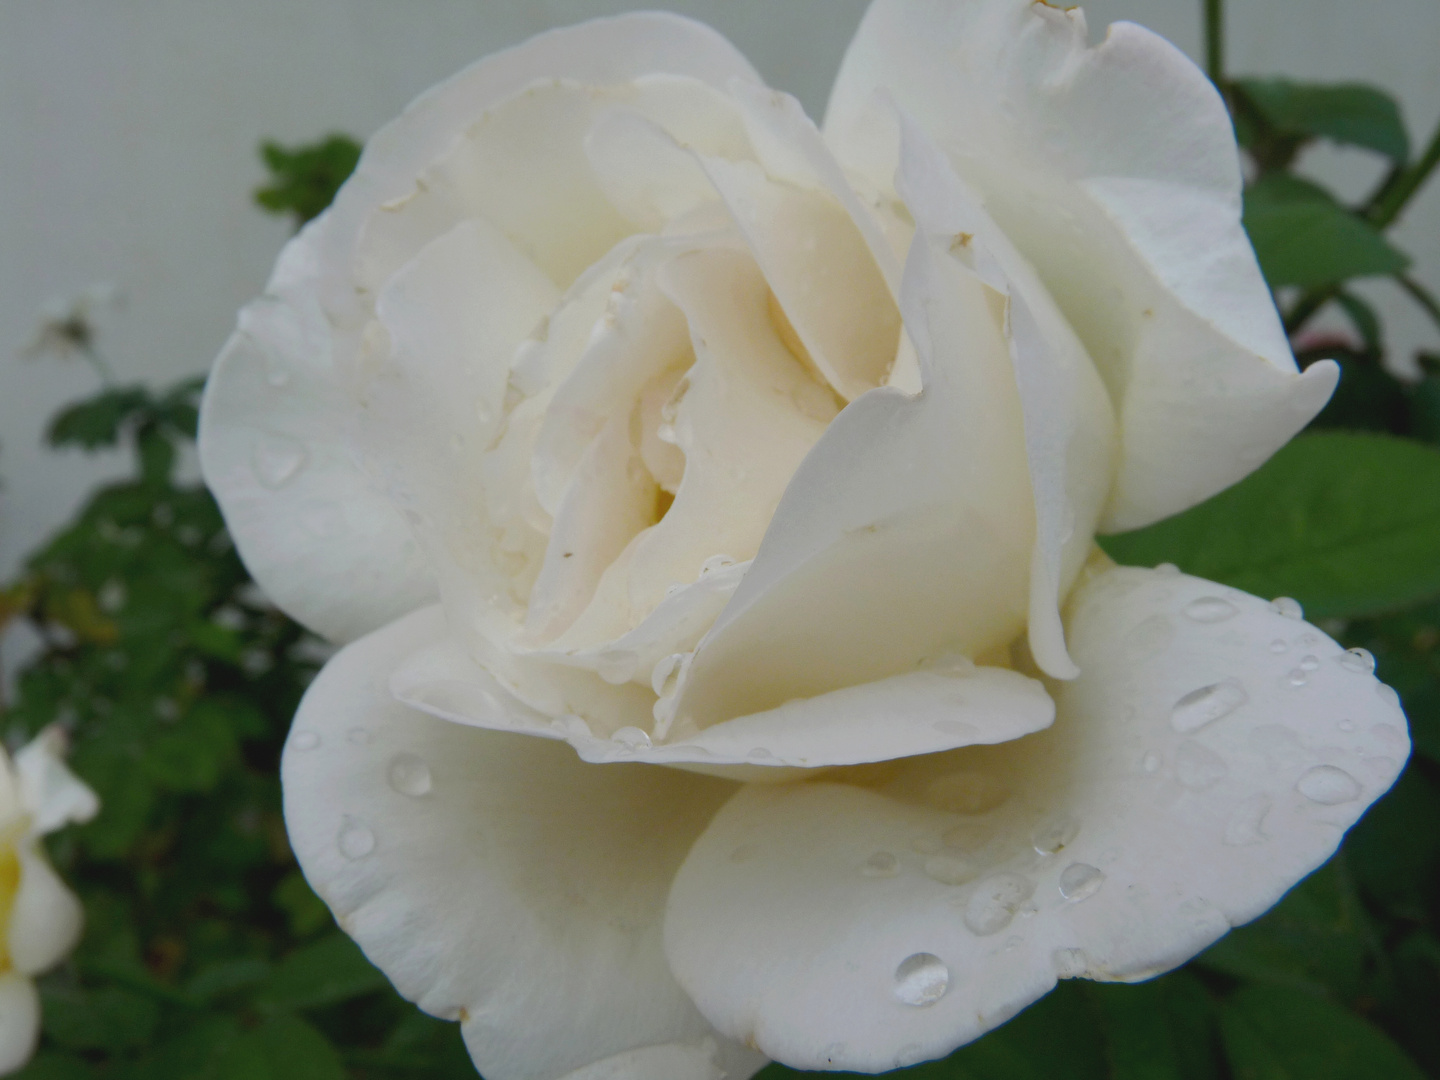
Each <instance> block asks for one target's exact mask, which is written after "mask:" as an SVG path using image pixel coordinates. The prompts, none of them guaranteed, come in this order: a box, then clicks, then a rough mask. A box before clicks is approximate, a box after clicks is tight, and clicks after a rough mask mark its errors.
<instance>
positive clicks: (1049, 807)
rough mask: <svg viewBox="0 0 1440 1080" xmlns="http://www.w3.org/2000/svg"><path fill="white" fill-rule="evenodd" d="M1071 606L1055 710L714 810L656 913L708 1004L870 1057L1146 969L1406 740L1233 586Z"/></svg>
mask: <svg viewBox="0 0 1440 1080" xmlns="http://www.w3.org/2000/svg"><path fill="white" fill-rule="evenodd" d="M1068 631H1069V641H1070V646H1071V649H1072V651H1073V653H1074V656H1075V659H1076V661H1077V662H1078V663H1079V666H1080V671H1081V674H1080V676H1079V678H1077V679H1076V680H1074V681H1073V682H1069V683H1064V684H1060V685H1057V687H1056V694H1057V705H1058V715H1057V718H1056V721H1055V724H1054V726H1053V727H1051V728H1050V729H1049V730H1047V731H1044V732H1041V733H1039V734H1036V735H1031V736H1028V737H1026V738H1023V739H1019V740H1016V741H1014V742H1010V743H1006V744H1004V745H1001V746H995V747H974V748H970V749H966V750H961V751H955V752H952V753H949V754H939V755H934V756H933V757H929V758H916V759H911V760H909V761H907V762H905V763H903V764H901V765H899V766H897V768H896V771H895V772H894V773H893V774H892V776H891V777H889V778H882V780H881V781H879V782H878V783H879V785H880V786H876V787H871V788H869V789H867V788H863V787H857V786H850V785H846V784H840V783H828V782H821V783H815V784H804V785H792V786H787V787H764V788H761V787H753V786H752V787H748V788H745V789H743V790H742V791H741V792H740V793H739V794H738V795H737V796H736V797H735V798H734V799H733V800H732V801H731V802H730V803H729V804H728V805H727V806H726V807H725V808H724V809H723V810H722V811H721V812H720V813H719V814H718V815H717V816H716V818H715V820H714V821H713V822H712V823H711V825H710V827H709V828H708V829H707V830H706V832H705V834H704V835H703V836H702V837H701V838H700V840H699V841H698V842H697V843H696V844H695V846H694V848H692V850H691V852H690V855H689V856H688V858H687V859H686V861H685V864H684V866H683V867H682V868H681V870H680V873H679V875H678V876H677V878H676V881H675V886H674V888H673V889H672V891H671V895H670V904H669V908H668V910H667V915H666V924H665V945H666V952H667V955H668V956H669V957H670V961H671V965H672V968H673V970H674V972H675V974H676V977H677V978H678V979H679V980H680V983H681V985H682V986H684V987H685V988H686V989H687V990H688V991H689V992H690V994H691V996H692V997H693V998H694V999H695V1001H696V1002H697V1003H698V1004H699V1006H700V1008H701V1010H702V1011H703V1012H704V1013H705V1015H706V1016H707V1017H708V1018H709V1019H710V1020H711V1021H712V1022H713V1023H714V1024H715V1025H716V1027H718V1028H719V1029H720V1030H721V1031H724V1032H726V1033H727V1034H729V1035H730V1036H731V1037H732V1038H736V1039H742V1040H747V1041H753V1043H754V1044H755V1045H757V1046H759V1047H760V1048H761V1049H762V1050H763V1051H765V1052H766V1053H767V1054H770V1055H771V1056H772V1057H775V1058H777V1059H778V1060H780V1061H783V1062H785V1063H786V1064H788V1065H792V1066H795V1067H798V1068H839V1069H855V1070H860V1071H878V1070H884V1069H889V1068H893V1067H895V1066H897V1065H906V1064H910V1063H913V1062H916V1061H920V1060H924V1059H926V1058H933V1057H938V1056H940V1055H942V1054H945V1053H947V1052H948V1051H950V1050H951V1049H953V1048H954V1047H955V1046H957V1045H959V1044H961V1043H964V1042H966V1041H968V1040H970V1039H973V1038H975V1037H977V1036H978V1035H980V1034H982V1033H983V1032H985V1031H986V1030H988V1029H990V1028H992V1027H994V1026H995V1025H997V1024H999V1023H1002V1022H1003V1021H1004V1020H1006V1019H1007V1018H1008V1017H1010V1016H1012V1015H1013V1014H1014V1013H1015V1012H1017V1011H1018V1010H1019V1009H1021V1008H1023V1007H1024V1006H1025V1005H1027V1004H1029V1003H1030V1002H1032V1001H1034V1000H1035V999H1036V998H1038V997H1040V996H1041V995H1042V994H1044V993H1045V992H1046V991H1048V990H1049V989H1050V988H1051V987H1053V986H1054V985H1055V980H1056V979H1057V978H1058V977H1074V976H1087V977H1090V978H1095V979H1106V980H1134V979H1143V978H1147V977H1149V976H1152V975H1155V974H1158V973H1160V972H1162V971H1165V970H1167V969H1169V968H1172V967H1174V966H1176V965H1177V964H1180V963H1183V962H1184V961H1185V960H1187V959H1188V958H1189V957H1191V956H1193V955H1194V954H1195V953H1197V952H1199V951H1200V950H1201V949H1203V948H1204V947H1205V946H1207V945H1209V944H1210V943H1211V942H1212V941H1214V940H1215V939H1216V938H1218V937H1219V936H1220V935H1222V934H1223V933H1224V932H1225V931H1226V930H1227V929H1229V928H1230V927H1231V926H1233V925H1238V924H1240V923H1243V922H1245V921H1247V920H1249V919H1253V918H1255V917H1256V916H1257V915H1259V914H1260V913H1261V912H1263V911H1264V910H1265V909H1266V908H1268V907H1269V906H1270V905H1272V904H1273V903H1275V901H1276V900H1278V899H1279V898H1280V896H1281V895H1282V894H1283V893H1284V892H1285V890H1287V889H1288V888H1290V886H1292V885H1293V884H1294V883H1295V882H1296V881H1298V880H1299V879H1300V878H1301V877H1303V876H1304V875H1305V874H1307V873H1309V872H1310V871H1311V870H1313V869H1314V868H1315V867H1317V866H1319V865H1320V864H1321V863H1322V862H1324V860H1325V859H1326V858H1327V857H1329V855H1330V854H1331V853H1332V852H1333V851H1334V850H1335V848H1336V846H1337V845H1338V844H1339V842H1340V838H1341V836H1342V835H1343V834H1344V831H1345V829H1347V828H1348V827H1349V826H1350V825H1351V824H1353V823H1354V822H1355V820H1356V819H1357V818H1358V817H1359V816H1360V814H1361V812H1362V811H1363V810H1364V809H1365V807H1366V806H1367V805H1368V804H1369V803H1370V802H1371V801H1373V800H1374V799H1375V798H1377V797H1378V796H1379V795H1380V794H1381V793H1382V792H1383V791H1384V790H1385V789H1386V788H1388V787H1389V786H1390V784H1391V783H1392V782H1393V781H1394V779H1395V777H1396V775H1397V774H1398V773H1399V770H1400V767H1401V762H1402V761H1403V760H1404V758H1405V756H1406V753H1407V752H1408V741H1407V738H1406V734H1405V720H1404V716H1403V715H1402V714H1401V712H1400V709H1399V706H1398V704H1397V699H1396V697H1395V696H1394V694H1393V692H1392V691H1390V690H1389V689H1388V688H1387V687H1384V686H1382V685H1380V684H1379V683H1377V682H1376V681H1375V679H1374V678H1373V677H1372V676H1371V675H1370V674H1369V673H1368V671H1367V670H1366V668H1365V666H1364V664H1363V663H1361V661H1360V659H1359V658H1356V657H1353V656H1349V655H1348V654H1347V653H1345V651H1344V650H1343V649H1341V648H1340V647H1339V646H1338V645H1336V644H1335V643H1334V642H1332V641H1330V640H1329V639H1328V638H1326V637H1325V636H1324V635H1323V634H1321V633H1320V632H1319V631H1318V630H1316V629H1315V628H1314V627H1311V626H1309V625H1307V624H1305V623H1303V622H1298V621H1295V620H1291V619H1288V618H1285V617H1284V616H1282V615H1279V614H1277V613H1275V612H1274V611H1273V610H1272V609H1271V608H1270V607H1269V606H1268V605H1267V604H1266V603H1265V602H1264V601H1262V600H1258V599H1256V598H1255V597H1252V596H1248V595H1246V594H1244V593H1240V592H1237V591H1235V590H1231V589H1226V588H1224V587H1222V586H1219V585H1214V584H1211V583H1210V582H1206V581H1202V580H1200V579H1198V578H1190V577H1182V576H1180V575H1179V574H1178V573H1177V574H1166V573H1164V572H1160V571H1149V570H1136V569H1114V570H1110V571H1108V572H1105V573H1102V574H1100V575H1099V576H1098V577H1096V578H1095V579H1093V580H1091V581H1089V582H1088V583H1085V584H1082V585H1080V586H1079V587H1078V589H1077V592H1076V594H1075V596H1074V599H1073V602H1072V606H1071V609H1070V613H1069V620H1068ZM1273 642H1279V643H1280V646H1283V651H1278V652H1277V651H1276V650H1277V648H1279V646H1275V645H1272V643H1273ZM1312 658H1313V659H1312ZM1297 684H1303V685H1297ZM844 775H845V774H844V773H838V772H837V773H835V774H832V776H834V777H839V778H843V777H844ZM868 781H869V782H870V783H872V784H874V783H877V782H876V781H875V780H874V779H873V777H871V778H868Z"/></svg>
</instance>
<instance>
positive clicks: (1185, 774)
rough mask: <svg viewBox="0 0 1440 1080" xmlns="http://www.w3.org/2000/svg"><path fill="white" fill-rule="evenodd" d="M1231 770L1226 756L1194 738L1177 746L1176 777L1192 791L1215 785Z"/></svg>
mask: <svg viewBox="0 0 1440 1080" xmlns="http://www.w3.org/2000/svg"><path fill="white" fill-rule="evenodd" d="M1229 771H1230V769H1229V767H1228V766H1227V765H1226V764H1225V759H1224V758H1222V757H1221V756H1220V755H1219V754H1217V753H1215V751H1214V750H1211V749H1209V748H1208V747H1205V746H1201V745H1200V744H1199V743H1198V742H1195V741H1194V740H1193V739H1186V740H1185V741H1184V742H1182V743H1181V744H1180V745H1179V746H1177V747H1176V748H1175V779H1176V780H1178V781H1180V784H1181V786H1183V787H1187V788H1189V789H1190V790H1191V791H1206V790H1208V789H1209V788H1212V787H1214V786H1215V785H1216V784H1218V783H1219V782H1220V781H1221V780H1223V779H1225V776H1226V774H1227V773H1228V772H1229Z"/></svg>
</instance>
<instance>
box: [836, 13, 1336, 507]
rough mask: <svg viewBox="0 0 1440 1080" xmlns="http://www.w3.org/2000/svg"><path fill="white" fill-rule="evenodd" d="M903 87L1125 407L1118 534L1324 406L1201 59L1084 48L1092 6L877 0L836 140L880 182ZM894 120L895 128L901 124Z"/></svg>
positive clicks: (1136, 43)
mask: <svg viewBox="0 0 1440 1080" xmlns="http://www.w3.org/2000/svg"><path fill="white" fill-rule="evenodd" d="M877 91H885V92H887V93H888V94H890V95H892V96H893V98H894V100H895V101H896V102H897V103H898V104H899V106H900V107H901V108H902V109H903V110H905V112H906V113H908V114H909V115H911V116H913V117H914V118H915V120H916V121H917V122H918V123H919V125H920V126H921V127H922V128H923V129H924V130H925V131H926V133H927V134H929V136H930V137H931V138H932V139H934V140H935V141H936V142H937V143H938V144H939V145H940V146H941V147H942V148H943V150H944V151H945V153H946V154H947V156H948V157H949V158H950V160H951V162H952V163H953V164H954V166H955V168H956V171H957V172H958V173H959V174H960V176H961V177H962V178H963V179H964V180H965V181H966V182H967V183H969V184H970V185H971V186H972V187H973V188H974V189H975V190H976V191H977V192H978V194H979V195H980V197H981V198H982V199H983V200H984V202H985V208H986V210H987V211H988V212H989V213H990V214H991V215H992V216H993V217H994V219H995V220H996V221H997V222H998V223H999V225H1000V227H1001V228H1002V229H1003V230H1004V232H1005V233H1006V235H1007V236H1009V238H1010V239H1011V240H1012V241H1013V242H1014V243H1015V245H1016V247H1018V249H1019V250H1020V251H1021V252H1022V253H1023V254H1024V255H1025V257H1026V258H1028V259H1029V260H1030V261H1031V262H1032V263H1033V264H1034V265H1035V267H1036V269H1037V270H1038V272H1039V275H1040V278H1041V279H1042V280H1043V281H1044V283H1045V285H1046V286H1047V287H1048V289H1049V290H1050V292H1051V294H1052V295H1053V296H1054V297H1055V300H1056V302H1057V303H1058V305H1059V307H1060V310H1061V311H1063V312H1064V313H1065V315H1066V317H1067V318H1068V319H1069V320H1070V322H1071V324H1072V325H1073V326H1074V328H1075V330H1076V332H1077V333H1078V334H1079V336H1080V339H1081V340H1082V341H1083V342H1084V343H1085V345H1086V347H1087V349H1088V350H1089V353H1090V355H1091V356H1092V357H1093V358H1094V360H1095V363H1096V365H1097V367H1098V368H1099V370H1100V374H1101V375H1102V377H1103V378H1104V379H1105V381H1106V385H1107V387H1108V388H1109V390H1110V393H1111V396H1112V398H1113V400H1114V402H1115V406H1116V411H1117V413H1118V416H1119V420H1120V427H1121V444H1122V451H1123V456H1122V460H1121V465H1120V472H1119V476H1118V480H1117V484H1116V489H1115V493H1114V496H1113V499H1112V502H1111V504H1110V506H1109V508H1108V510H1107V516H1106V520H1105V523H1104V524H1105V527H1106V528H1109V529H1120V528H1133V527H1135V526H1138V525H1143V524H1146V523H1147V522H1149V521H1153V520H1156V519H1157V518H1161V517H1164V516H1166V515H1168V514H1172V513H1175V512H1176V511H1178V510H1182V509H1184V508H1185V507H1187V506H1190V505H1193V504H1194V503H1196V502H1199V501H1201V500H1202V499H1205V498H1207V497H1208V496H1210V495H1212V494H1214V493H1215V492H1217V491H1219V490H1221V489H1223V488H1225V487H1228V486H1229V485H1230V484H1232V483H1234V482H1235V481H1236V480H1238V479H1240V477H1242V476H1244V475H1245V474H1246V473H1248V472H1250V471H1251V470H1252V469H1254V468H1255V467H1256V466H1257V465H1259V464H1260V463H1261V462H1263V461H1264V460H1265V459H1266V458H1267V457H1269V456H1270V454H1272V453H1274V451H1275V450H1276V449H1278V448H1279V447H1280V446H1282V445H1283V444H1284V443H1285V442H1286V441H1287V440H1288V439H1289V438H1290V437H1291V436H1292V435H1293V434H1294V433H1295V432H1296V431H1298V430H1299V429H1300V428H1301V427H1303V426H1304V425H1305V423H1306V422H1308V420H1309V419H1310V418H1311V417H1312V416H1314V414H1315V413H1316V412H1318V411H1319V409H1320V408H1321V406H1323V405H1324V403H1325V401H1326V399H1327V398H1328V397H1329V394H1330V392H1331V390H1332V389H1333V388H1334V385H1335V379H1336V377H1337V371H1336V369H1335V368H1334V366H1333V365H1331V364H1328V363H1326V364H1317V365H1314V366H1312V367H1311V368H1309V369H1307V370H1306V371H1305V372H1304V373H1303V374H1300V373H1297V371H1296V367H1295V362H1294V360H1293V358H1292V357H1291V355H1290V351H1289V347H1288V344H1287V343H1286V340H1285V334H1284V331H1283V329H1282V327H1281V325H1280V321H1279V318H1278V316H1277V314H1276V312H1275V308H1274V304H1273V302H1272V300H1271V297H1270V293H1269V290H1268V289H1267V288H1266V286H1265V283H1264V280H1263V279H1262V277H1261V275H1260V271H1259V268H1258V266H1257V264H1256V262H1255V257H1254V253H1253V252H1252V250H1251V248H1250V245H1249V242H1248V240H1247V239H1246V236H1245V233H1244V230H1243V229H1242V228H1241V225H1240V169H1239V160H1238V155H1237V153H1236V150H1235V143H1234V135H1233V130H1232V127H1231V124H1230V119H1229V116H1228V114H1227V112H1226V110H1225V106H1224V104H1223V102H1222V101H1221V100H1220V97H1219V95H1218V94H1217V93H1216V92H1215V90H1214V88H1213V86H1212V85H1211V84H1210V82H1209V80H1208V79H1207V78H1206V77H1205V75H1204V73H1203V72H1201V71H1200V70H1199V69H1197V68H1196V67H1195V66H1194V65H1193V64H1192V63H1191V62H1190V61H1189V60H1188V59H1187V58H1186V57H1185V56H1184V55H1183V54H1182V53H1181V52H1180V51H1179V50H1178V49H1176V48H1175V47H1174V46H1172V45H1170V44H1169V43H1168V42H1166V41H1164V40H1163V39H1162V38H1160V37H1158V36H1156V35H1154V34H1152V33H1150V32H1149V31H1146V30H1144V29H1142V28H1140V27H1138V26H1134V25H1132V24H1129V23H1116V24H1114V25H1113V26H1111V28H1110V31H1109V33H1108V35H1107V36H1106V38H1105V41H1104V42H1103V43H1102V44H1100V45H1097V46H1095V47H1093V48H1092V47H1089V46H1088V45H1087V41H1086V30H1085V22H1084V17H1083V15H1082V14H1081V12H1080V11H1079V9H1078V8H1070V9H1067V10H1063V11H1062V10H1061V9H1059V8H1057V7H1053V6H1051V5H1048V4H1043V3H1032V2H1031V0H973V2H970V3H964V4H955V3H950V2H948V0H880V2H878V3H875V4H872V5H871V7H870V8H869V10H868V12H867V14H866V17H865V20H864V21H863V22H862V24H861V27H860V30H859V31H858V33H857V35H856V37H855V40H854V41H853V42H852V44H851V46H850V50H849V52H848V53H847V55H846V58H845V61H844V63H843V64H842V67H841V71H840V75H839V77H838V79H837V81H836V84H835V89H834V91H833V94H832V97H831V100H830V106H829V109H828V112H827V115H826V124H825V131H826V136H827V139H829V141H830V143H831V145H832V146H833V147H835V151H836V154H837V156H838V157H839V158H840V159H841V161H842V162H844V163H845V164H846V165H847V166H848V167H850V168H852V169H855V170H857V171H859V172H861V173H863V174H865V175H866V176H867V177H868V178H869V181H870V182H871V183H873V184H875V185H876V186H877V187H878V188H880V189H881V190H885V189H886V188H887V187H888V186H889V185H890V182H891V178H892V176H893V173H894V170H895V167H896V164H897V163H898V132H897V131H896V130H895V129H894V125H893V118H887V117H886V116H885V110H884V109H883V108H880V107H877V104H876V101H875V97H874V95H875V94H876V92H877ZM887 125H888V127H887Z"/></svg>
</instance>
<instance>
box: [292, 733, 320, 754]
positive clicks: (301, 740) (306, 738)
mask: <svg viewBox="0 0 1440 1080" xmlns="http://www.w3.org/2000/svg"><path fill="white" fill-rule="evenodd" d="M290 745H291V746H293V747H294V748H295V749H296V750H314V749H315V748H316V747H317V746H319V745H320V736H319V735H317V734H315V732H313V731H297V732H296V733H295V734H294V735H292V736H291V737H290Z"/></svg>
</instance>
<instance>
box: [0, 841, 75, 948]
mask: <svg viewBox="0 0 1440 1080" xmlns="http://www.w3.org/2000/svg"><path fill="white" fill-rule="evenodd" d="M15 854H16V856H17V857H18V858H19V860H20V886H19V888H18V889H17V890H16V892H15V897H14V900H13V901H12V903H11V907H10V921H9V924H8V925H7V926H6V928H5V937H6V948H7V949H8V950H9V954H10V962H11V964H12V965H13V966H14V968H15V970H16V971H18V972H20V973H21V974H22V975H38V974H40V973H41V972H42V971H48V970H49V969H50V968H52V967H54V966H55V965H56V964H57V963H59V962H60V961H61V960H62V959H63V958H64V957H65V956H66V955H67V954H69V952H70V950H71V949H73V948H74V947H75V943H76V942H77V941H79V940H80V930H81V927H82V925H83V923H84V919H85V915H84V911H83V910H82V909H81V907H80V901H79V900H78V899H76V897H75V894H74V893H72V892H71V891H70V890H69V889H67V888H66V887H65V883H64V882H62V881H61V880H60V877H59V875H57V874H56V873H55V870H54V868H53V867H52V866H51V865H50V861H49V860H48V859H47V858H46V857H45V853H44V851H42V850H41V848H40V845H39V843H38V842H36V841H35V840H33V839H31V840H28V841H25V842H22V843H21V844H19V845H18V846H17V847H16V850H15Z"/></svg>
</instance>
